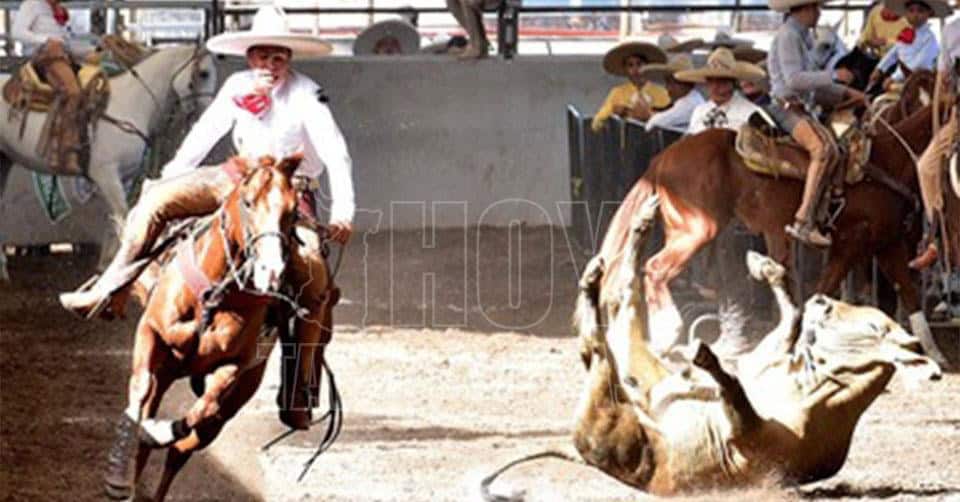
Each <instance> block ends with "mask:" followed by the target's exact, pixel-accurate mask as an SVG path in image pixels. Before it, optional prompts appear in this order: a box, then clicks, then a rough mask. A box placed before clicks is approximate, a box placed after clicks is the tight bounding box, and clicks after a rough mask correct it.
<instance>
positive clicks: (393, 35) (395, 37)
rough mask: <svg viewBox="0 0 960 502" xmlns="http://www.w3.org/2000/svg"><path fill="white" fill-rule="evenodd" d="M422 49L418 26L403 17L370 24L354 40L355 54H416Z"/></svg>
mask: <svg viewBox="0 0 960 502" xmlns="http://www.w3.org/2000/svg"><path fill="white" fill-rule="evenodd" d="M419 50H420V33H418V32H417V28H416V27H415V26H414V25H412V24H410V23H409V22H407V21H404V20H401V19H389V20H386V21H380V22H379V23H374V24H372V25H370V27H368V28H367V29H365V30H363V31H362V32H361V33H360V34H359V35H357V39H356V40H355V41H354V42H353V55H354V56H369V55H378V56H389V55H395V54H416V53H417V52H418V51H419Z"/></svg>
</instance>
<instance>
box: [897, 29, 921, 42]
mask: <svg viewBox="0 0 960 502" xmlns="http://www.w3.org/2000/svg"><path fill="white" fill-rule="evenodd" d="M915 38H917V31H916V30H914V29H913V28H904V29H903V31H901V32H900V34H899V35H897V42H903V43H905V44H907V45H909V44H912V43H913V40H914V39H915Z"/></svg>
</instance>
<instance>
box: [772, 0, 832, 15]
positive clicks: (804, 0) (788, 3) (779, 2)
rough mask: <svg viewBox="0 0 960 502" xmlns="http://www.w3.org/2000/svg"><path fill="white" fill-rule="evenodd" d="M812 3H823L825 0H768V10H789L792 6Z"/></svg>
mask: <svg viewBox="0 0 960 502" xmlns="http://www.w3.org/2000/svg"><path fill="white" fill-rule="evenodd" d="M812 3H818V4H821V5H822V4H824V3H826V0H770V10H774V11H777V12H781V13H782V12H790V9H792V8H794V7H801V6H803V5H810V4H812Z"/></svg>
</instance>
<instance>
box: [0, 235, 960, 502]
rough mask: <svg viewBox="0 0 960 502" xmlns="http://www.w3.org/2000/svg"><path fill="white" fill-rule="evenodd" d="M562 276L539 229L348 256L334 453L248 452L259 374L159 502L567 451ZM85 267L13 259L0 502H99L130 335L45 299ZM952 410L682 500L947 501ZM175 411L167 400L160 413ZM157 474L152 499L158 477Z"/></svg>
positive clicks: (547, 489) (957, 423)
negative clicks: (341, 412)
mask: <svg viewBox="0 0 960 502" xmlns="http://www.w3.org/2000/svg"><path fill="white" fill-rule="evenodd" d="M478 242H479V243H481V245H479V246H478V244H477V243H478ZM509 242H512V243H513V244H514V252H512V253H509V252H508V251H507V250H508V248H509V246H508V243H509ZM518 243H519V245H518ZM478 254H479V256H478ZM391 256H392V257H393V259H391ZM574 258H576V259H577V260H582V257H580V256H579V255H576V254H572V253H571V252H570V251H569V250H568V246H567V242H566V239H565V238H564V235H563V234H562V233H561V232H559V231H554V232H551V231H548V230H546V229H537V228H532V229H531V228H523V229H520V230H518V232H517V233H516V234H514V236H513V237H512V240H511V238H510V237H509V236H508V233H507V232H506V231H505V230H501V229H490V228H481V229H476V228H473V229H469V230H467V231H466V232H463V233H461V232H457V231H445V232H440V233H438V234H437V235H436V242H435V245H432V243H431V245H425V244H424V241H423V239H422V236H421V235H420V234H419V233H411V232H402V233H392V234H391V233H380V234H374V235H369V236H367V238H366V239H362V238H359V239H357V240H356V242H355V243H354V245H353V246H352V247H351V248H350V251H349V253H348V257H347V259H345V260H344V264H343V268H342V271H341V273H340V276H339V282H340V283H341V285H342V287H343V291H344V302H343V303H342V304H341V306H340V307H338V309H337V316H338V318H337V322H338V331H337V333H336V335H335V338H334V343H333V345H332V346H331V347H330V348H329V349H328V358H329V361H330V364H331V366H332V367H333V369H334V370H335V372H336V375H337V379H338V382H339V385H340V388H341V392H342V395H343V401H344V406H345V425H344V431H343V435H342V436H341V438H340V440H339V441H338V442H337V443H336V444H335V445H334V446H333V447H332V449H331V450H330V451H329V452H327V453H325V454H324V455H322V456H321V457H320V458H319V460H318V461H317V463H316V464H315V465H314V467H313V469H312V470H311V471H310V473H309V474H308V475H307V477H306V479H305V480H304V481H303V482H301V483H297V482H296V477H297V475H298V474H299V472H300V467H301V465H302V463H303V462H304V461H305V460H306V459H307V458H308V457H309V455H310V453H311V452H312V449H313V447H314V446H315V445H316V444H317V443H318V441H319V440H320V438H321V436H322V432H323V431H322V430H319V429H316V430H314V431H311V432H309V433H302V434H299V435H296V436H294V437H291V438H288V439H287V440H286V441H284V442H282V443H280V444H279V445H277V446H275V447H273V448H271V449H270V450H269V451H267V452H261V451H260V447H261V446H262V445H263V444H265V443H266V442H267V441H269V440H270V439H271V438H272V437H274V436H275V435H277V434H279V433H281V432H282V431H283V426H282V425H281V424H280V423H279V422H278V421H277V420H276V410H275V405H274V394H275V391H276V387H277V384H278V378H277V374H276V370H275V368H269V369H268V373H267V379H266V380H265V382H264V384H263V386H262V388H261V390H260V392H259V393H258V394H257V396H256V397H255V398H254V400H253V401H252V402H251V403H250V404H249V405H248V406H247V408H246V409H244V410H243V411H242V412H241V414H240V416H239V417H238V418H237V419H235V420H234V421H233V422H232V423H231V424H229V425H228V426H227V429H226V430H225V432H224V433H223V434H222V435H221V437H220V439H219V440H218V441H217V443H215V444H214V445H213V446H212V447H211V448H209V449H208V450H207V451H205V452H203V453H202V454H200V455H196V456H194V458H193V459H192V460H191V462H190V463H189V464H188V465H187V467H186V468H185V469H184V472H183V474H181V476H180V478H179V479H178V482H177V483H176V484H175V485H174V487H173V490H172V493H171V496H170V497H169V500H176V501H240V500H270V501H274V500H276V501H288V500H289V501H306V500H337V501H364V500H405V501H434V500H474V499H475V492H476V486H477V480H478V479H479V478H480V477H482V476H483V475H485V474H487V473H489V472H490V471H491V470H492V469H494V468H495V467H497V466H499V465H501V464H502V463H504V462H506V461H508V460H510V459H513V458H515V457H518V456H521V455H524V454H526V453H530V452H534V451H538V450H540V449H542V448H545V447H548V446H565V445H568V444H569V433H570V430H571V425H572V418H571V417H572V414H573V410H574V406H575V404H576V401H577V399H578V396H579V393H580V389H581V385H582V379H583V376H584V373H583V370H582V368H581V365H580V362H579V359H578V356H577V354H576V345H575V340H574V339H573V338H572V337H570V336H569V330H568V328H567V319H568V318H569V315H570V309H571V305H572V297H573V294H574V290H573V285H574V281H575V279H576V274H575V268H574V264H573V261H572V260H573V259H574ZM93 262H94V260H93V257H90V256H75V255H59V256H48V257H14V258H12V259H11V261H10V270H11V274H12V276H13V282H12V284H4V285H0V499H3V500H29V501H34V500H45V501H46V500H51V501H56V500H68V501H71V502H78V501H86V500H99V499H101V481H100V480H101V476H102V471H103V467H104V464H105V461H104V460H105V455H106V451H107V448H108V447H109V445H110V443H111V442H112V439H113V432H112V429H113V425H112V424H113V423H114V421H115V419H116V418H117V416H118V414H119V413H120V411H121V409H122V407H123V405H124V399H125V398H124V394H125V388H126V378H127V371H128V370H129V365H130V349H131V343H132V342H131V333H132V330H133V326H134V324H135V319H133V316H131V318H130V319H128V320H126V321H124V322H114V323H106V322H99V321H98V322H80V321H78V320H75V319H74V318H72V317H71V316H70V315H68V314H67V313H66V312H65V311H63V310H62V309H60V308H59V306H58V304H57V302H56V298H55V293H56V292H57V291H60V290H63V289H67V288H70V287H73V286H75V285H77V284H79V283H81V282H82V281H83V280H84V279H85V278H86V277H87V275H88V274H89V273H90V272H91V271H92V266H93ZM580 264H581V265H582V263H580ZM433 286H435V288H434V287H433ZM431 291H432V292H431ZM273 363H274V365H275V363H276V361H273ZM958 398H960V375H958V374H950V375H947V377H946V378H945V379H944V380H942V381H940V382H931V383H929V384H927V385H924V386H923V387H922V388H920V389H907V388H905V387H904V386H903V385H902V384H901V383H900V381H899V380H896V379H895V380H894V383H893V384H892V385H891V387H890V389H889V392H887V393H886V394H884V395H883V396H881V397H880V398H879V399H878V401H877V402H876V403H875V404H874V405H873V406H872V407H871V408H870V410H869V411H868V413H867V414H866V415H865V416H864V417H863V418H862V420H861V423H860V427H859V429H858V431H857V434H856V435H855V436H854V441H853V445H852V448H851V451H850V455H849V459H848V460H847V463H846V465H845V466H844V468H843V469H842V470H841V471H840V473H839V474H838V475H837V476H835V477H834V478H832V479H830V480H827V481H825V482H821V483H817V484H815V485H809V486H804V487H801V488H786V489H785V488H778V487H762V488H757V489H754V490H750V491H743V492H737V493H732V494H709V495H705V496H703V497H700V498H698V499H696V500H717V499H728V500H795V499H819V498H828V499H841V500H843V499H850V500H853V499H857V500H862V499H867V500H881V499H882V500H915V499H924V500H960V406H958ZM190 403H191V399H190V394H189V390H187V389H186V386H185V385H180V386H178V387H175V388H174V389H173V390H172V391H171V392H170V393H169V394H168V396H167V399H166V401H165V404H164V410H163V411H162V413H161V414H165V415H173V414H175V413H178V412H180V411H183V410H185V409H186V407H187V406H189V404H190ZM154 457H155V458H154V459H153V461H152V464H151V466H150V467H148V477H150V478H151V479H148V480H147V481H146V485H147V486H148V487H151V488H152V487H153V483H154V480H155V475H156V474H157V473H158V472H159V471H158V469H159V467H160V465H161V463H162V456H161V455H154ZM495 488H496V490H497V491H498V492H501V493H508V492H509V491H511V490H512V489H524V490H526V491H527V494H528V500H543V501H560V500H637V499H643V496H642V494H639V493H637V492H634V491H632V490H631V489H629V488H628V487H625V486H623V485H620V484H619V483H617V482H615V481H613V480H611V479H609V478H607V477H605V476H604V475H603V474H601V473H600V472H599V471H595V470H592V469H589V468H586V467H582V466H578V465H573V464H567V463H562V462H559V461H552V460H547V461H541V462H536V463H533V464H527V465H526V466H523V467H518V468H516V469H514V470H512V471H510V472H509V473H508V474H507V475H505V476H504V477H502V478H501V480H500V481H498V483H497V484H496V485H495Z"/></svg>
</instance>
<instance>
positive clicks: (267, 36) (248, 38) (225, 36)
mask: <svg viewBox="0 0 960 502" xmlns="http://www.w3.org/2000/svg"><path fill="white" fill-rule="evenodd" d="M257 45H276V46H280V47H286V48H288V49H290V50H291V51H293V57H295V58H296V57H304V56H323V55H326V54H330V51H332V50H333V47H332V46H331V45H330V44H329V43H327V42H325V41H324V40H323V39H321V38H320V37H316V36H313V35H305V34H299V33H293V32H292V31H290V26H289V24H288V23H287V16H286V15H285V14H284V13H283V10H282V9H280V7H277V6H272V5H271V6H264V7H260V9H258V10H257V13H256V14H255V15H254V16H253V25H252V26H250V30H248V31H235V32H231V33H221V34H220V35H217V36H215V37H213V38H211V39H210V40H207V49H209V50H210V52H215V53H217V54H227V55H231V56H245V55H246V54H247V49H249V48H251V47H254V46H257Z"/></svg>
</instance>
